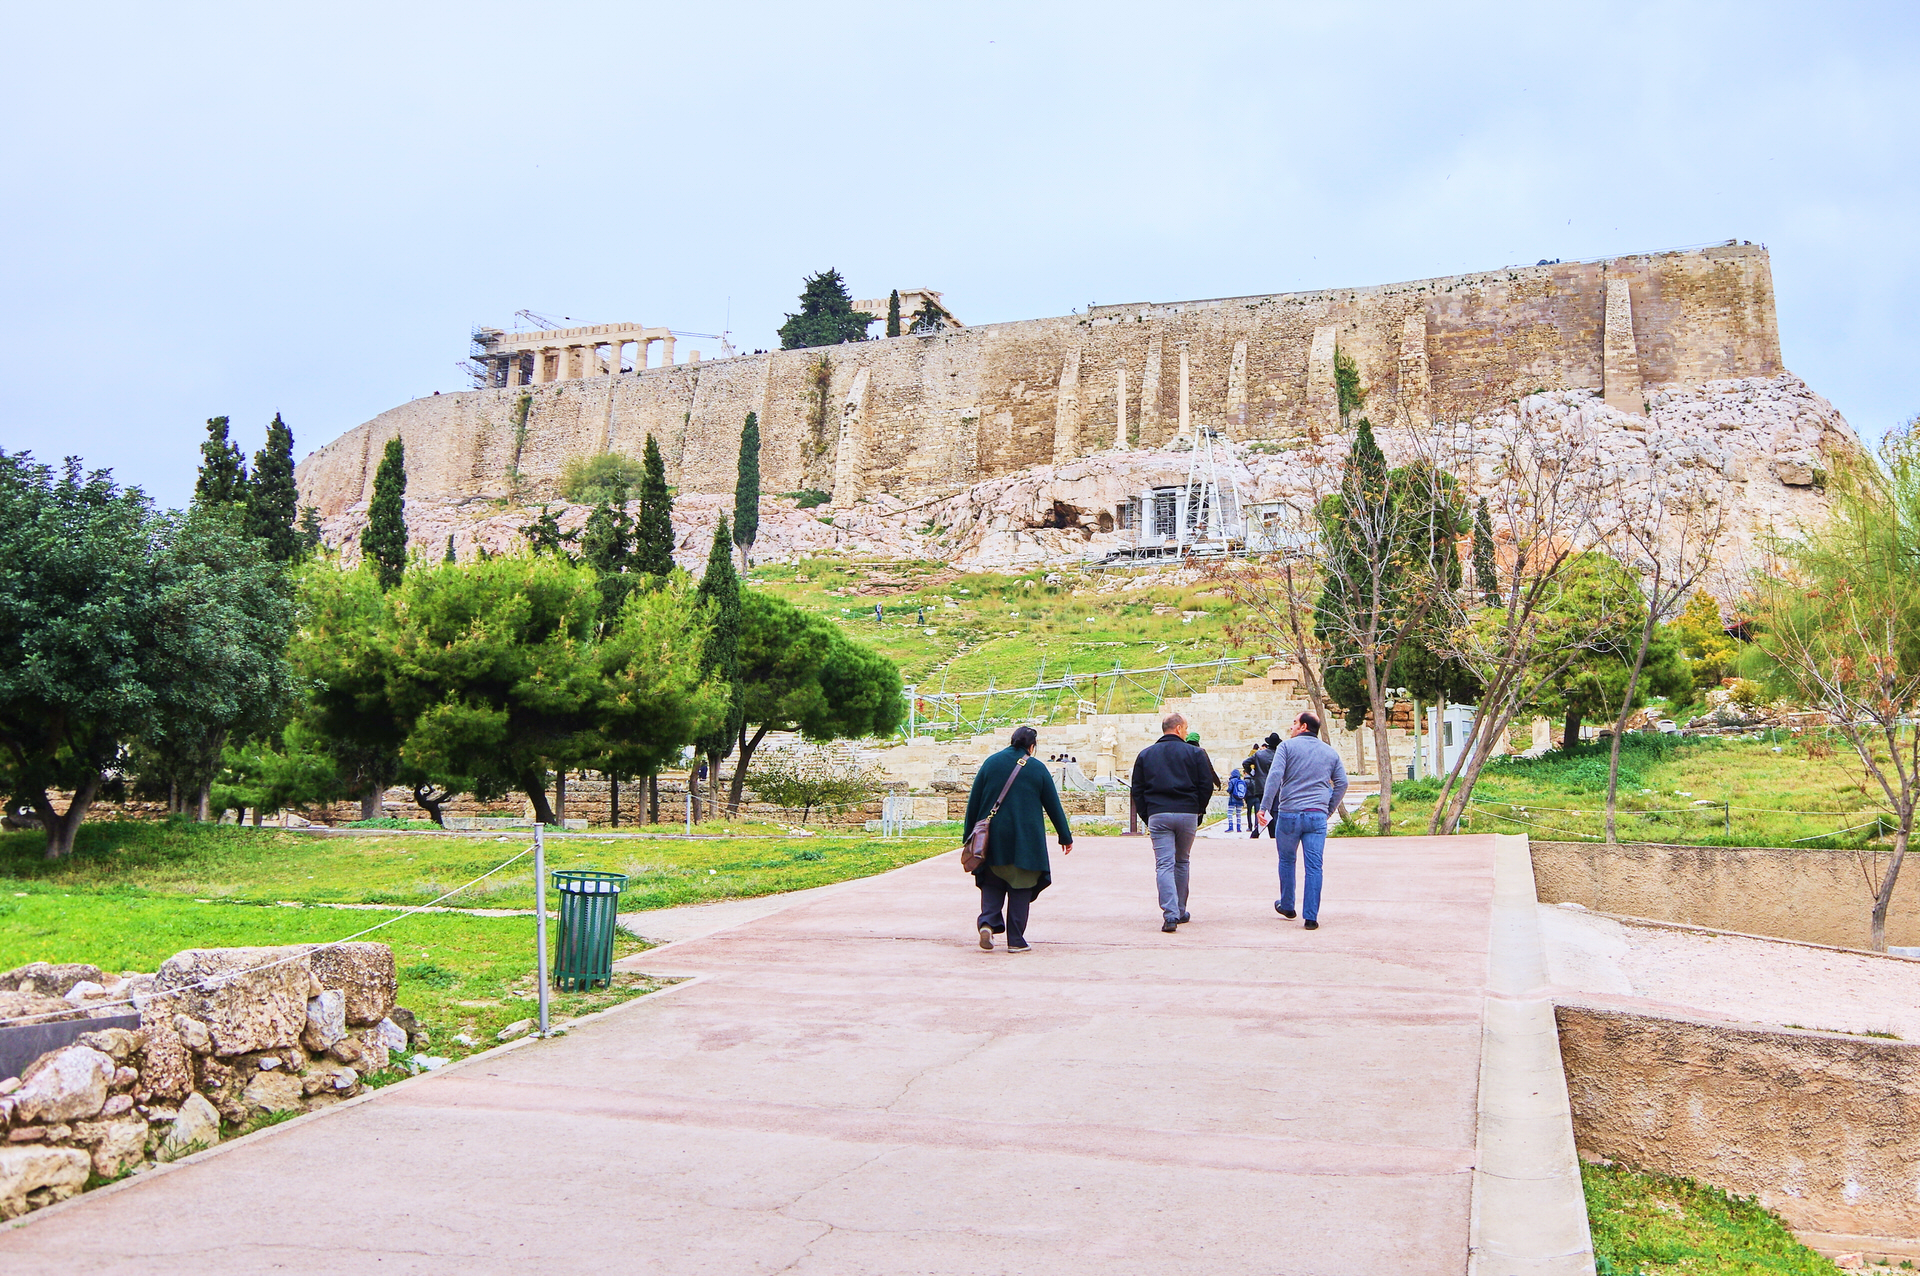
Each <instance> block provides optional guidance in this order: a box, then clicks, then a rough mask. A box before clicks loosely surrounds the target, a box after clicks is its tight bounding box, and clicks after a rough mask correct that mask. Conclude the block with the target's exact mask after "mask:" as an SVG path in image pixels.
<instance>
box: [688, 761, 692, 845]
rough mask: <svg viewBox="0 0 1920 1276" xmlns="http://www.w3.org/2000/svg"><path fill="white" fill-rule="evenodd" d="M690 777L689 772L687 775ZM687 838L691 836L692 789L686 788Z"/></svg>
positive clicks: (690, 787)
mask: <svg viewBox="0 0 1920 1276" xmlns="http://www.w3.org/2000/svg"><path fill="white" fill-rule="evenodd" d="M688 774H689V776H691V774H692V773H691V772H689V773H688ZM687 836H688V837H692V836H693V787H692V786H691V785H689V786H688V787H687Z"/></svg>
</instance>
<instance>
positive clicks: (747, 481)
mask: <svg viewBox="0 0 1920 1276" xmlns="http://www.w3.org/2000/svg"><path fill="white" fill-rule="evenodd" d="M759 535H760V418H759V416H757V415H756V414H754V413H752V412H749V413H747V423H746V425H745V426H744V427H743V428H742V429H741V431H740V469H739V475H738V477H737V478H735V479H734V483H733V543H734V544H736V545H738V546H739V547H740V570H741V571H743V572H744V571H746V570H747V568H748V563H747V551H748V550H749V549H751V548H752V547H753V542H754V541H755V540H756V539H758V537H759Z"/></svg>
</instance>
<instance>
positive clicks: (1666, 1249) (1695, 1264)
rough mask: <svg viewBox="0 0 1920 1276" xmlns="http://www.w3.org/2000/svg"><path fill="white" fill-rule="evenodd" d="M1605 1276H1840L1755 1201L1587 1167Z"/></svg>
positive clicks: (1590, 1211)
mask: <svg viewBox="0 0 1920 1276" xmlns="http://www.w3.org/2000/svg"><path fill="white" fill-rule="evenodd" d="M1580 1178H1581V1182H1582V1184H1583V1185H1584V1186H1585V1188H1586V1192H1587V1219H1588V1223H1589V1225H1590V1226H1591V1227H1592V1229H1593V1249H1594V1255H1595V1258H1596V1259H1597V1263H1596V1266H1597V1267H1598V1269H1599V1273H1600V1276H1664V1274H1665V1273H1676V1274H1677V1273H1682V1272H1684V1273H1686V1274H1687V1276H1760V1274H1762V1273H1765V1274H1767V1276H1835V1274H1836V1273H1837V1272H1838V1271H1839V1268H1837V1267H1835V1266H1834V1265H1833V1264H1832V1263H1831V1262H1829V1261H1828V1260H1827V1259H1824V1258H1822V1257H1821V1256H1820V1255H1818V1254H1816V1253H1814V1252H1813V1251H1812V1250H1810V1249H1808V1248H1807V1247H1806V1246H1804V1245H1802V1244H1800V1242H1798V1241H1797V1240H1795V1239H1794V1238H1793V1234H1792V1233H1791V1232H1789V1231H1788V1230H1787V1228H1786V1226H1785V1224H1783V1223H1781V1221H1780V1220H1779V1219H1778V1218H1777V1217H1775V1216H1774V1215H1772V1214H1770V1213H1768V1212H1767V1211H1766V1210H1764V1209H1762V1208H1760V1206H1759V1205H1758V1204H1756V1203H1755V1202H1753V1201H1751V1200H1746V1199H1743V1198H1740V1197H1736V1196H1728V1195H1727V1194H1726V1193H1725V1192H1722V1191H1720V1190H1719V1189H1717V1188H1712V1187H1706V1186H1704V1185H1702V1184H1699V1183H1695V1182H1693V1181H1691V1180H1689V1179H1679V1178H1667V1177H1666V1176H1664V1175H1658V1174H1636V1173H1634V1172H1633V1171H1631V1170H1627V1169H1622V1168H1619V1167H1603V1166H1597V1165H1583V1166H1581V1168H1580Z"/></svg>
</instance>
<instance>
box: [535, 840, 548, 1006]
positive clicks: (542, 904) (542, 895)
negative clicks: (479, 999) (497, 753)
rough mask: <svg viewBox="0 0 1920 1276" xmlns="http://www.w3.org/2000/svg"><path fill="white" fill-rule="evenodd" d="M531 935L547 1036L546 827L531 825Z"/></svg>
mask: <svg viewBox="0 0 1920 1276" xmlns="http://www.w3.org/2000/svg"><path fill="white" fill-rule="evenodd" d="M533 909H534V911H533V933H534V935H535V936H536V938H537V941H538V943H539V945H540V957H539V960H538V961H536V962H535V963H534V968H535V970H536V972H537V973H538V976H539V980H540V1035H541V1036H543V1037H544V1036H546V1035H547V826H546V825H544V824H542V823H540V822H539V820H537V819H536V820H535V821H534V824H533Z"/></svg>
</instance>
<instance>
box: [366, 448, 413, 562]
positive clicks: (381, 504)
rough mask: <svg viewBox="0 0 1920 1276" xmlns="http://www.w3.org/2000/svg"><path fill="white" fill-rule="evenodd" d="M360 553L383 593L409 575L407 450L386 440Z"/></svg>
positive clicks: (368, 509) (377, 471)
mask: <svg viewBox="0 0 1920 1276" xmlns="http://www.w3.org/2000/svg"><path fill="white" fill-rule="evenodd" d="M360 551H361V552H362V553H363V554H365V555H366V556H367V559H368V560H369V561H370V562H372V563H373V570H374V573H375V574H376V575H377V576H378V578H379V580H380V588H381V589H392V588H393V587H394V586H395V585H398V584H399V583H400V578H401V577H402V576H404V575H405V574H406V571H407V447H406V444H404V443H402V442H401V441H400V440H399V439H398V438H392V439H388V440H387V450H386V452H385V453H384V454H383V455H382V456H381V457H380V468H379V469H377V470H375V471H374V473H373V501H372V503H371V504H370V505H369V506H368V507H367V529H366V530H365V531H364V532H361V533H360Z"/></svg>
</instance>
